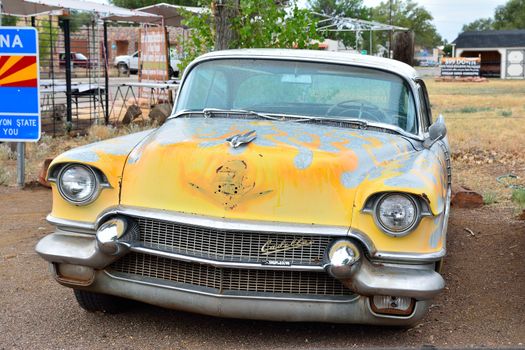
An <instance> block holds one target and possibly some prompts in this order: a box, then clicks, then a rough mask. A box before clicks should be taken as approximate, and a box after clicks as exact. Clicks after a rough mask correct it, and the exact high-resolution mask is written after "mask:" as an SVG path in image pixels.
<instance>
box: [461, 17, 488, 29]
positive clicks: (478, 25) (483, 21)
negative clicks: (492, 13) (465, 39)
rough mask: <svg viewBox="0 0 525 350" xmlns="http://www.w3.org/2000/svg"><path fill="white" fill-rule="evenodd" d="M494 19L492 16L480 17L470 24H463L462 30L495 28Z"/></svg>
mask: <svg viewBox="0 0 525 350" xmlns="http://www.w3.org/2000/svg"><path fill="white" fill-rule="evenodd" d="M493 29H494V20H493V19H492V18H479V19H477V20H475V21H473V22H470V23H469V24H465V25H463V28H462V29H461V31H462V32H469V31H478V30H493Z"/></svg>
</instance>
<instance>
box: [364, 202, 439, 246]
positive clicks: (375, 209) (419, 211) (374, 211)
mask: <svg viewBox="0 0 525 350" xmlns="http://www.w3.org/2000/svg"><path fill="white" fill-rule="evenodd" d="M393 195H398V196H403V197H405V198H406V199H408V200H409V201H410V203H411V204H412V205H413V207H414V212H415V214H414V221H413V222H412V223H411V224H410V225H408V226H407V227H405V228H403V229H402V230H392V229H390V228H389V227H387V226H386V225H385V224H384V223H383V222H382V221H381V219H380V218H379V210H380V206H381V204H382V203H383V202H384V200H385V199H386V198H388V197H390V196H393ZM363 211H364V212H367V213H370V214H371V215H372V216H373V218H374V223H375V224H376V226H377V227H378V228H379V229H380V230H381V231H382V232H383V233H385V234H387V235H389V236H391V237H403V236H406V235H408V234H409V233H411V232H413V231H414V230H415V229H416V228H417V227H418V226H419V223H420V222H421V219H422V218H423V217H424V216H429V215H431V214H430V211H429V209H428V205H426V204H425V203H424V202H423V200H422V198H420V197H419V196H415V195H413V194H410V193H404V192H384V193H379V194H377V195H374V196H372V197H371V198H369V200H368V201H367V205H366V206H365V208H364V210H363Z"/></svg>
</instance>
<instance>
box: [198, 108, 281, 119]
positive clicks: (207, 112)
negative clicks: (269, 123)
mask: <svg viewBox="0 0 525 350" xmlns="http://www.w3.org/2000/svg"><path fill="white" fill-rule="evenodd" d="M188 113H202V114H203V115H204V118H212V117H215V115H216V114H226V115H229V114H244V115H251V116H255V117H259V118H262V119H269V120H281V118H279V117H274V116H271V115H268V114H264V113H259V112H255V111H248V110H244V109H221V108H204V109H202V110H200V111H188Z"/></svg>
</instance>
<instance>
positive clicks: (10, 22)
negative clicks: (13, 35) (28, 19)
mask: <svg viewBox="0 0 525 350" xmlns="http://www.w3.org/2000/svg"><path fill="white" fill-rule="evenodd" d="M0 17H1V18H2V27H14V26H16V22H18V17H16V16H9V15H3V14H1V13H0Z"/></svg>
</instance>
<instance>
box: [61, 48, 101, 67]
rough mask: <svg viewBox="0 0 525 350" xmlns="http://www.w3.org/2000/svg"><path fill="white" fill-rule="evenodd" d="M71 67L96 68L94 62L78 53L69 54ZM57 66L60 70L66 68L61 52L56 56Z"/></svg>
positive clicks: (64, 57) (64, 58)
mask: <svg viewBox="0 0 525 350" xmlns="http://www.w3.org/2000/svg"><path fill="white" fill-rule="evenodd" d="M70 55H71V66H72V67H81V68H87V69H89V68H93V67H95V66H96V62H94V61H92V60H90V59H89V58H87V57H86V56H84V55H83V54H81V53H80V52H71V53H70ZM58 59H59V65H60V67H61V68H64V67H65V66H66V54H65V53H63V52H61V53H60V54H59V55H58Z"/></svg>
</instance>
